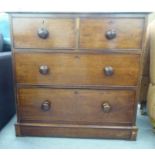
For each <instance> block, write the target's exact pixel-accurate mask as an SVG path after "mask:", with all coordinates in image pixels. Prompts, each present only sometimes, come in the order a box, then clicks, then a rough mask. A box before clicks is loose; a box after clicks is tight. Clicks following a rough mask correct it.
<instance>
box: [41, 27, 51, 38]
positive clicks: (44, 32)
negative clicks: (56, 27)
mask: <svg viewBox="0 0 155 155" xmlns="http://www.w3.org/2000/svg"><path fill="white" fill-rule="evenodd" d="M48 35H49V32H48V30H47V29H46V28H43V27H42V28H39V29H38V36H39V37H40V38H41V39H46V38H48Z"/></svg>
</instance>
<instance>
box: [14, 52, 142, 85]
mask: <svg viewBox="0 0 155 155" xmlns="http://www.w3.org/2000/svg"><path fill="white" fill-rule="evenodd" d="M139 65H140V55H138V54H134V55H131V54H85V53H82V54H79V53H78V54H72V53H70V54H69V53H65V54H62V53H31V52H27V53H23V52H20V53H15V71H16V81H17V83H26V84H54V85H84V86H85V85H86V86H88V85H121V86H123V85H125V86H136V85H137V83H138V76H139Z"/></svg>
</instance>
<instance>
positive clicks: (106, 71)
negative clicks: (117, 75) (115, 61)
mask: <svg viewBox="0 0 155 155" xmlns="http://www.w3.org/2000/svg"><path fill="white" fill-rule="evenodd" d="M104 74H105V75H106V76H111V75H113V74H114V69H113V67H111V66H106V67H105V68H104Z"/></svg>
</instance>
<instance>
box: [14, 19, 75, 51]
mask: <svg viewBox="0 0 155 155" xmlns="http://www.w3.org/2000/svg"><path fill="white" fill-rule="evenodd" d="M12 31H13V32H12V33H13V45H14V48H40V49H50V48H75V42H76V41H75V38H76V29H75V19H70V18H69V19H64V18H33V17H31V18H26V17H25V18H13V19H12Z"/></svg>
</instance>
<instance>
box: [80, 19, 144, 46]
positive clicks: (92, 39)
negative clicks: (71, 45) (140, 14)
mask: <svg viewBox="0 0 155 155" xmlns="http://www.w3.org/2000/svg"><path fill="white" fill-rule="evenodd" d="M110 30H113V31H115V32H116V37H115V38H114V39H107V38H106V32H107V31H110ZM143 31H144V19H142V18H141V19H140V18H139V19H137V18H136V19H134V18H133V19H132V18H89V19H87V18H86V19H81V20H80V48H93V49H94V48H100V49H101V48H106V49H107V48H110V49H112V48H119V49H122V48H123V49H126V48H133V49H134V48H139V49H140V48H142V34H143Z"/></svg>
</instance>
